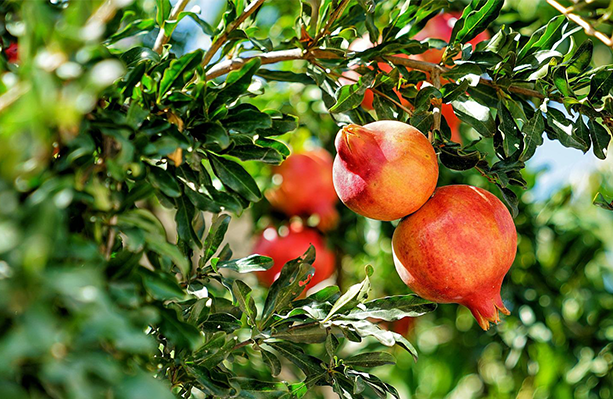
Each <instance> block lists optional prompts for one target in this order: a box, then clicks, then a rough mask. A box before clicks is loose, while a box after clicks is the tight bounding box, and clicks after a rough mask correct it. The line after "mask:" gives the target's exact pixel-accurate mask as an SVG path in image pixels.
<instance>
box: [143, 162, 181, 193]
mask: <svg viewBox="0 0 613 400" xmlns="http://www.w3.org/2000/svg"><path fill="white" fill-rule="evenodd" d="M147 179H148V180H149V182H151V186H153V187H154V188H156V189H157V190H159V191H161V192H162V193H164V194H165V195H166V196H168V197H179V196H181V187H180V186H179V183H178V182H177V180H176V179H175V178H174V177H173V176H172V175H171V174H170V173H169V172H168V171H165V170H163V169H161V168H157V167H150V168H149V174H147Z"/></svg>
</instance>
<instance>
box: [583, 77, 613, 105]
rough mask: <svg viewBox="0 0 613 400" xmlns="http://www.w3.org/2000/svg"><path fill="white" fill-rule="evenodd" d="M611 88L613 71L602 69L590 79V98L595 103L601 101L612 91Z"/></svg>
mask: <svg viewBox="0 0 613 400" xmlns="http://www.w3.org/2000/svg"><path fill="white" fill-rule="evenodd" d="M611 89H613V71H609V70H601V71H599V72H598V73H597V74H596V75H594V77H592V79H591V81H590V93H589V95H588V99H589V100H590V101H592V102H594V103H600V102H601V101H602V99H603V98H604V97H605V96H607V95H608V94H609V93H611Z"/></svg>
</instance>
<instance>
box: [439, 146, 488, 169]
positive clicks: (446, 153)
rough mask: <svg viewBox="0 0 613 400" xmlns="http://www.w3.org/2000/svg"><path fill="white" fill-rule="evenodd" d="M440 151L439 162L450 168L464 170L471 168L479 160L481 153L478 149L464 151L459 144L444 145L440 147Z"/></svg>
mask: <svg viewBox="0 0 613 400" xmlns="http://www.w3.org/2000/svg"><path fill="white" fill-rule="evenodd" d="M440 150H441V153H440V155H439V158H440V160H441V163H442V164H443V165H444V166H445V167H447V168H450V169H454V170H456V171H466V170H469V169H471V168H474V167H475V166H476V165H477V164H478V163H479V161H481V158H482V156H481V153H479V152H478V151H476V150H475V151H471V152H466V151H464V150H462V149H461V148H460V147H459V146H458V147H452V146H449V145H447V146H444V147H440Z"/></svg>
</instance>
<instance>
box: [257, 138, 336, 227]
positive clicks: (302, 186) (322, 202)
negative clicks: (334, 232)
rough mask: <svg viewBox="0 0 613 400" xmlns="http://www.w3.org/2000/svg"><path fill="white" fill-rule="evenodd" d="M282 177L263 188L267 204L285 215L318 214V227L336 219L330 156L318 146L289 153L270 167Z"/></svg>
mask: <svg viewBox="0 0 613 400" xmlns="http://www.w3.org/2000/svg"><path fill="white" fill-rule="evenodd" d="M273 172H274V173H275V174H278V175H279V176H280V177H281V179H282V181H281V183H280V184H279V185H278V186H277V187H275V188H274V189H272V190H269V191H267V192H266V198H267V199H268V201H270V204H271V205H272V206H273V207H274V208H276V209H277V210H279V211H282V212H283V213H285V214H286V215H287V216H290V217H291V216H294V215H298V216H310V215H313V214H317V215H318V216H319V224H318V227H319V229H321V230H324V231H325V230H328V229H330V228H333V227H334V226H335V225H336V224H337V222H338V211H336V208H335V205H336V203H337V202H338V197H337V196H336V192H335V191H334V185H333V183H332V156H331V155H330V153H328V152H327V151H326V150H324V149H322V148H319V149H316V150H312V151H305V152H302V153H296V154H292V155H291V156H289V157H288V158H287V160H285V162H283V164H281V165H280V166H279V167H275V168H274V169H273Z"/></svg>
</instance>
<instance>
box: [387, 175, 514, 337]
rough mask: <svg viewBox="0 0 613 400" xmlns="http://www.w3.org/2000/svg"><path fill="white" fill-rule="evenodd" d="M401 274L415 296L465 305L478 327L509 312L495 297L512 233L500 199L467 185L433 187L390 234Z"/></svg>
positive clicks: (509, 255)
mask: <svg viewBox="0 0 613 400" xmlns="http://www.w3.org/2000/svg"><path fill="white" fill-rule="evenodd" d="M392 246H393V251H392V252H393V255H394V263H395V265H396V270H397V271H398V274H399V275H400V277H401V278H402V280H403V281H404V282H405V283H406V284H407V285H408V286H409V287H410V288H411V289H412V290H413V291H414V292H415V293H417V294H418V295H420V296H421V297H423V298H425V299H428V300H431V301H435V302H437V303H458V304H462V305H464V306H466V307H468V308H469V309H470V311H471V312H472V314H473V315H474V317H475V318H476V319H477V322H478V323H479V326H481V328H483V329H484V330H487V329H488V328H489V323H490V322H495V323H497V322H498V321H499V316H498V311H501V312H502V313H504V314H507V315H508V314H509V311H508V310H507V309H506V307H505V306H504V304H503V303H502V299H501V297H500V287H501V285H502V280H503V279H504V276H505V274H506V273H507V271H508V270H509V268H510V267H511V264H512V263H513V260H514V259H515V252H516V248H517V233H516V231H515V225H514V224H513V218H512V217H511V214H510V213H509V211H508V210H507V208H506V207H505V206H504V204H503V203H502V202H501V201H500V200H499V199H498V198H497V197H496V196H494V195H493V194H491V193H490V192H488V191H486V190H483V189H480V188H477V187H474V186H468V185H450V186H444V187H441V188H438V189H437V190H436V191H435V192H434V195H433V196H432V198H431V199H430V200H428V202H427V203H426V204H425V205H424V206H423V207H422V208H420V209H419V211H417V212H416V213H414V214H412V215H410V216H408V217H406V218H405V219H403V220H402V221H401V222H400V224H399V225H398V227H397V228H396V230H395V232H394V236H393V239H392Z"/></svg>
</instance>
